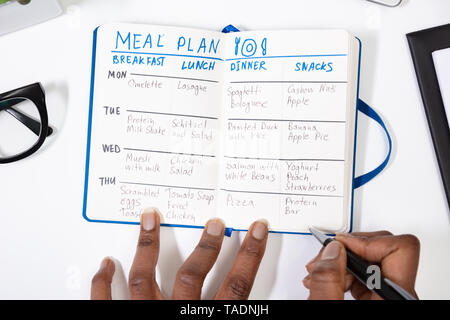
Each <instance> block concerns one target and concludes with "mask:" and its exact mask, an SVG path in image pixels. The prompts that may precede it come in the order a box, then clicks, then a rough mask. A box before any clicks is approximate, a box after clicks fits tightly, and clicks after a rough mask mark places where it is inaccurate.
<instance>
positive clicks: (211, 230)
mask: <svg viewBox="0 0 450 320" xmlns="http://www.w3.org/2000/svg"><path fill="white" fill-rule="evenodd" d="M223 229H225V225H224V223H223V222H222V221H221V220H219V219H212V220H209V221H208V223H207V225H206V232H207V233H208V234H209V235H210V236H214V237H218V236H220V235H221V234H222V232H223Z"/></svg>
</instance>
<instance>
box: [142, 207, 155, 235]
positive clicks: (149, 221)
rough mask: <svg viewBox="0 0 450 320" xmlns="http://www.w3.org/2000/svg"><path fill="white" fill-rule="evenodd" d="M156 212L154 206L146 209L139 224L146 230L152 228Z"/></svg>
mask: <svg viewBox="0 0 450 320" xmlns="http://www.w3.org/2000/svg"><path fill="white" fill-rule="evenodd" d="M157 214H158V212H157V211H156V209H155V208H149V209H146V210H145V211H144V212H143V213H142V215H141V225H142V228H143V229H144V230H146V231H150V230H153V229H154V228H155V224H156V215H157Z"/></svg>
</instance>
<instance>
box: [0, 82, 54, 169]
mask: <svg viewBox="0 0 450 320" xmlns="http://www.w3.org/2000/svg"><path fill="white" fill-rule="evenodd" d="M52 133H53V129H52V128H51V127H49V125H48V116H47V107H46V105H45V93H44V89H43V88H42V86H41V84H40V83H38V82H37V83H33V84H30V85H28V86H25V87H22V88H18V89H15V90H11V91H8V92H5V93H3V94H0V163H10V162H14V161H18V160H21V159H23V158H25V157H28V156H30V155H32V154H33V153H35V152H36V151H37V150H38V149H39V148H40V147H41V146H42V144H43V143H44V141H45V139H46V138H47V137H48V136H50V135H51V134H52Z"/></svg>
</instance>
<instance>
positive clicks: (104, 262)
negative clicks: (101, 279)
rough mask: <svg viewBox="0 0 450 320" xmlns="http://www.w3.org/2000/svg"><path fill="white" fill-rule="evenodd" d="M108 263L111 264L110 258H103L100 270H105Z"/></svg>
mask: <svg viewBox="0 0 450 320" xmlns="http://www.w3.org/2000/svg"><path fill="white" fill-rule="evenodd" d="M110 262H111V258H110V257H106V258H104V259H103V260H102V263H101V264H100V269H105V268H106V267H107V266H108V264H109V263H110Z"/></svg>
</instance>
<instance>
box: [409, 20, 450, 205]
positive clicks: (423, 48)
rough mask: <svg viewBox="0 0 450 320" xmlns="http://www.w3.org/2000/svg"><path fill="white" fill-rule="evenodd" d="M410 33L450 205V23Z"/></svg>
mask: <svg viewBox="0 0 450 320" xmlns="http://www.w3.org/2000/svg"><path fill="white" fill-rule="evenodd" d="M406 36H407V38H408V42H409V47H410V49H411V54H412V58H413V62H414V67H415V69H416V74H417V80H418V81H419V87H420V91H421V94H422V100H423V104H424V107H425V113H426V116H427V118H428V125H429V126H430V131H431V137H432V139H433V143H434V148H435V150H436V155H437V159H438V163H439V168H440V170H441V174H442V179H443V182H444V189H445V192H446V194H447V201H448V204H449V207H450V129H449V119H450V114H449V113H450V93H449V92H448V90H450V89H449V88H450V87H449V84H448V83H449V82H450V67H449V68H448V69H447V66H450V63H448V62H447V61H446V60H447V59H450V51H447V50H446V49H449V48H450V24H447V25H444V26H439V27H435V28H431V29H426V30H422V31H417V32H413V33H409V34H407V35H406ZM449 50H450V49H449ZM436 66H438V68H436ZM446 108H447V113H446Z"/></svg>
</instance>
